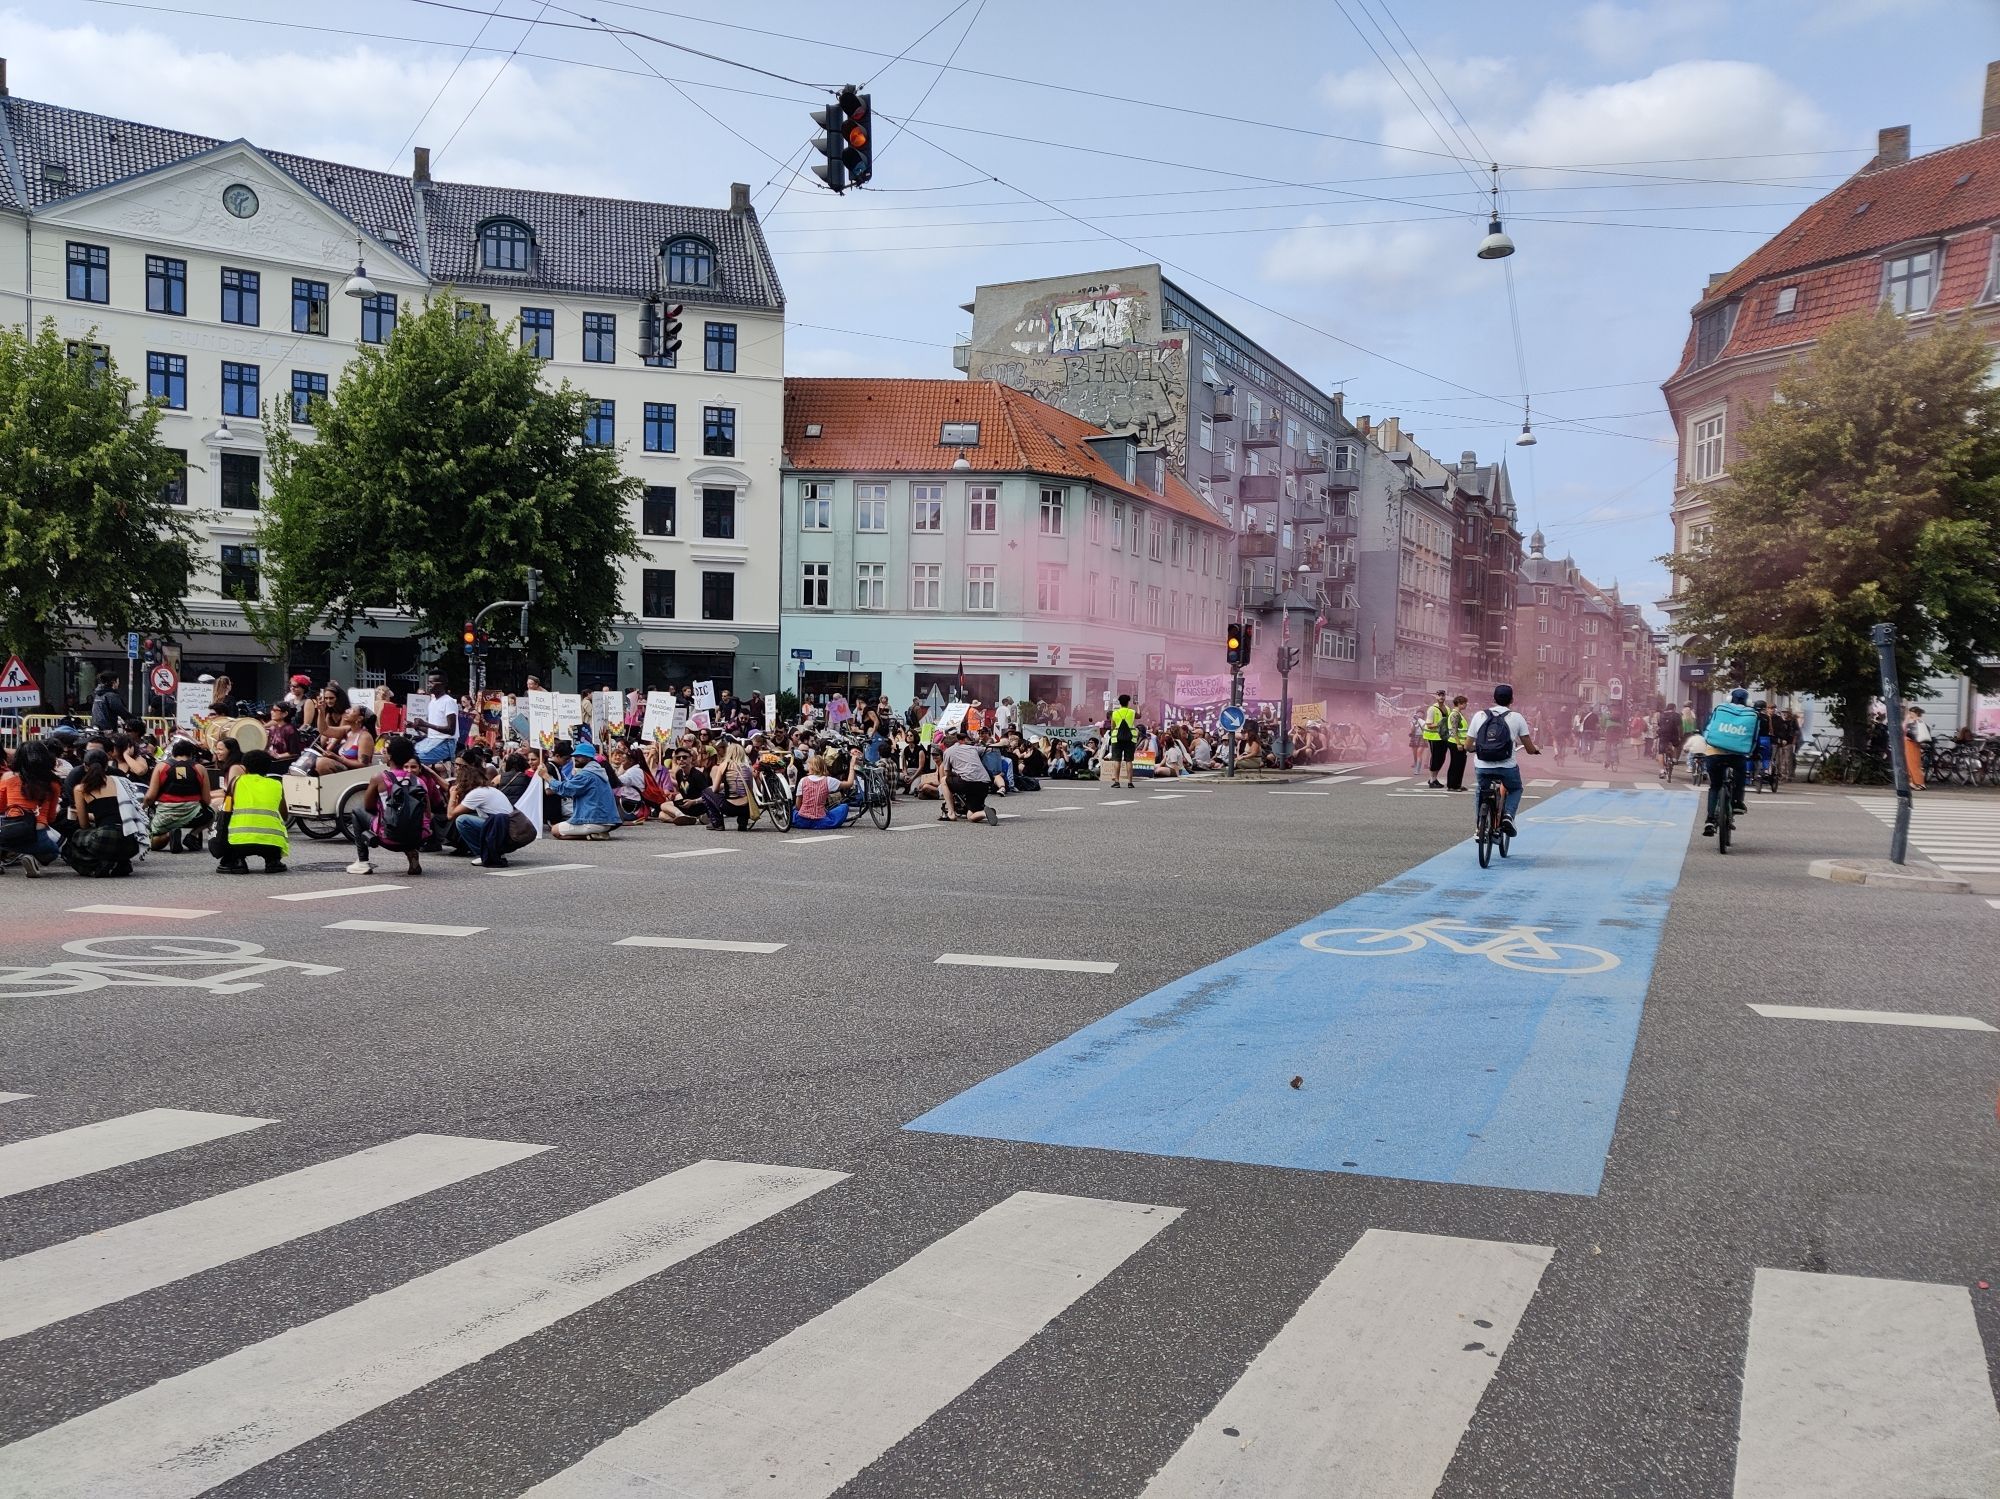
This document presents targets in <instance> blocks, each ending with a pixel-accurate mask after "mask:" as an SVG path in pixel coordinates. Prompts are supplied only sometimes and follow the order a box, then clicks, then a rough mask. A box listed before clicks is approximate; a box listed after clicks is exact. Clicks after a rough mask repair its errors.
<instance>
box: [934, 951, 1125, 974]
mask: <svg viewBox="0 0 2000 1499" xmlns="http://www.w3.org/2000/svg"><path fill="white" fill-rule="evenodd" d="M937 961H938V962H940V963H949V964H952V965H953V966H955V967H959V968H1039V969H1043V970H1046V971H1047V972H1050V973H1116V972H1117V971H1118V965H1117V964H1116V963H1094V962H1088V961H1086V960H1084V959H1082V958H1014V957H1007V956H1004V955H1000V954H995V953H976V952H948V953H940V954H938V958H937Z"/></svg>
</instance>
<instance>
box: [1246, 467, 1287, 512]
mask: <svg viewBox="0 0 2000 1499" xmlns="http://www.w3.org/2000/svg"><path fill="white" fill-rule="evenodd" d="M1282 486H1283V481H1282V480H1280V479H1279V478H1278V476H1277V475H1276V474H1245V475H1244V476H1243V482H1242V484H1241V485H1239V486H1238V488H1237V493H1238V494H1240V495H1242V496H1243V503H1244V504H1246V505H1260V504H1261V505H1269V504H1273V503H1275V502H1276V501H1277V500H1278V499H1279V498H1280V497H1281V496H1282V495H1283V494H1284V489H1283V487H1282Z"/></svg>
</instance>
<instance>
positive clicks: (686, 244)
mask: <svg viewBox="0 0 2000 1499" xmlns="http://www.w3.org/2000/svg"><path fill="white" fill-rule="evenodd" d="M714 275H715V252H714V251H713V250H711V249H710V248H709V247H708V246H707V245H705V244H703V243H702V242H701V241H700V240H698V239H677V240H674V241H672V242H671V243H669V244H668V246H667V280H669V281H671V282H673V283H674V284H675V285H676V286H706V285H708V283H709V280H710V279H711V278H712V277H713V276H714Z"/></svg>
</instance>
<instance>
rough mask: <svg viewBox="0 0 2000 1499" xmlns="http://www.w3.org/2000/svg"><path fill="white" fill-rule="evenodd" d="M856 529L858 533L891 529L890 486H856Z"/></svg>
mask: <svg viewBox="0 0 2000 1499" xmlns="http://www.w3.org/2000/svg"><path fill="white" fill-rule="evenodd" d="M854 529H855V530H857V531H886V530H888V529H889V486H888V485H886V484H857V485H855V486H854Z"/></svg>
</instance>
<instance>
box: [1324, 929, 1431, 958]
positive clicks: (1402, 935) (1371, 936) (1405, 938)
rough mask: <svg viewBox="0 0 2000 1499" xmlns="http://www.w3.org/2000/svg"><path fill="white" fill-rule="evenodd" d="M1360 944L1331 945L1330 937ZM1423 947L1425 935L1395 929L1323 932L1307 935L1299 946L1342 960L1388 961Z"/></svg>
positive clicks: (1331, 930) (1329, 930)
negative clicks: (1373, 959)
mask: <svg viewBox="0 0 2000 1499" xmlns="http://www.w3.org/2000/svg"><path fill="white" fill-rule="evenodd" d="M1357 936H1358V938H1359V942H1358V943H1357V944H1347V943H1338V942H1328V941H1325V940H1323V939H1325V938H1331V937H1357ZM1423 945H1424V936H1423V933H1422V932H1402V931H1397V930H1395V929H1394V928H1387V929H1385V928H1383V927H1375V926H1338V927H1330V928H1328V929H1327V930H1326V931H1324V932H1308V933H1307V934H1306V935H1305V936H1303V937H1301V938H1299V946H1301V947H1310V948H1311V949H1312V950H1313V951H1314V952H1323V953H1332V954H1334V955H1335V956H1336V957H1342V958H1385V957H1395V956H1397V955H1398V954H1401V953H1406V952H1415V951H1416V950H1417V949H1418V948H1420V947H1422V946H1423Z"/></svg>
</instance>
